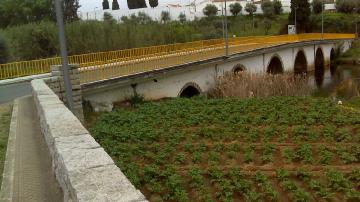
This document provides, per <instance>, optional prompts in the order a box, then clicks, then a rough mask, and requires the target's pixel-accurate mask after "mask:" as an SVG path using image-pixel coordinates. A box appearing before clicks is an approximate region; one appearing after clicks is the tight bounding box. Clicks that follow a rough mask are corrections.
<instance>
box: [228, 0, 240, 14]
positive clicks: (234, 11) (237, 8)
mask: <svg viewBox="0 0 360 202" xmlns="http://www.w3.org/2000/svg"><path fill="white" fill-rule="evenodd" d="M241 10H242V6H241V4H239V3H234V4H231V5H230V12H231V13H232V15H233V16H237V15H239V13H240V12H241Z"/></svg>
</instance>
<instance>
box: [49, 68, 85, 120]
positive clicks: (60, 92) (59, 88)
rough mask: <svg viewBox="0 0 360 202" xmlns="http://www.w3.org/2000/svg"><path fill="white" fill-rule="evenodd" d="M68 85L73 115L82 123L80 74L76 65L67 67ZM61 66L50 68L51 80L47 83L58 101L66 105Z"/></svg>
mask: <svg viewBox="0 0 360 202" xmlns="http://www.w3.org/2000/svg"><path fill="white" fill-rule="evenodd" d="M68 67H69V75H70V83H71V87H72V98H73V104H74V105H73V113H74V115H75V116H76V117H77V118H78V119H79V120H80V121H81V122H83V121H84V113H83V106H82V93H81V85H80V74H79V70H78V67H79V66H78V65H69V66H68ZM62 68H63V67H62V66H61V65H53V66H51V78H50V79H49V80H48V81H47V83H48V85H49V87H50V88H51V89H52V90H53V91H54V93H56V95H57V96H58V97H59V99H60V100H62V101H63V102H64V103H65V104H66V105H68V103H67V98H66V88H65V86H64V74H63V69H62Z"/></svg>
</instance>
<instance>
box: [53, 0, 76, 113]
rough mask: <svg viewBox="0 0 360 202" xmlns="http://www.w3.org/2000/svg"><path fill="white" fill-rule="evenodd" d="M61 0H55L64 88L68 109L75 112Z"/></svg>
mask: <svg viewBox="0 0 360 202" xmlns="http://www.w3.org/2000/svg"><path fill="white" fill-rule="evenodd" d="M61 2H62V1H61V0H55V11H56V21H57V26H58V29H59V30H58V31H59V42H60V54H61V64H62V70H63V74H64V86H65V96H66V101H67V105H68V108H69V109H70V110H71V111H73V109H74V101H73V96H72V88H71V82H70V75H69V65H68V64H69V62H68V57H67V56H68V54H67V50H66V38H65V31H64V17H63V11H62V6H61Z"/></svg>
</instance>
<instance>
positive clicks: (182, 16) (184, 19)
mask: <svg viewBox="0 0 360 202" xmlns="http://www.w3.org/2000/svg"><path fill="white" fill-rule="evenodd" d="M179 21H180V22H181V23H184V22H186V15H185V13H180V15H179Z"/></svg>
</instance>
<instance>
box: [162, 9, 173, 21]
mask: <svg viewBox="0 0 360 202" xmlns="http://www.w3.org/2000/svg"><path fill="white" fill-rule="evenodd" d="M170 20H171V18H170V13H169V12H167V11H162V12H161V22H164V23H167V22H169V21H170Z"/></svg>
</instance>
